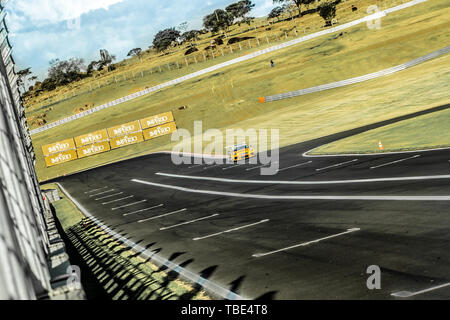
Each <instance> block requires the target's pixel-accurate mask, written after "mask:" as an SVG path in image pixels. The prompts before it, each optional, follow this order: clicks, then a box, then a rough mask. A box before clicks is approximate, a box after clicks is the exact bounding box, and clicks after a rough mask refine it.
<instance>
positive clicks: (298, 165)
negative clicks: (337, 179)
mask: <svg viewBox="0 0 450 320" xmlns="http://www.w3.org/2000/svg"><path fill="white" fill-rule="evenodd" d="M310 163H312V161H308V162H303V163H300V164H296V165H295V166H290V167H286V168H282V169H279V170H278V172H280V171H284V170H287V169H292V168H297V167H300V166H304V165H305V164H310Z"/></svg>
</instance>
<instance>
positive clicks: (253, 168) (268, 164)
mask: <svg viewBox="0 0 450 320" xmlns="http://www.w3.org/2000/svg"><path fill="white" fill-rule="evenodd" d="M277 163H278V161H275V162H273V164H277ZM270 165H271V164H270V163H267V164H263V165H261V166H257V167H252V168H248V169H245V170H246V171H250V170H255V169H259V168H264V167H267V166H270Z"/></svg>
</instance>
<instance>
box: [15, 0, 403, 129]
mask: <svg viewBox="0 0 450 320" xmlns="http://www.w3.org/2000/svg"><path fill="white" fill-rule="evenodd" d="M373 4H377V5H378V6H379V7H380V8H381V9H384V8H387V7H392V6H395V5H398V4H400V1H399V0H398V1H396V0H375V1H374V0H348V1H346V2H341V3H340V4H338V6H337V17H338V18H339V23H340V24H343V23H345V22H348V21H352V20H355V19H357V18H360V17H362V16H364V15H366V14H367V13H366V12H365V10H366V8H367V6H369V5H373ZM352 5H356V6H357V7H358V8H359V10H358V11H356V12H353V11H352V10H351V7H352ZM314 7H315V4H312V5H311V6H310V9H312V8H314ZM287 17H289V15H288V14H285V15H284V18H287ZM323 24H324V22H323V20H322V18H321V17H320V16H319V15H318V14H317V13H311V14H306V15H305V16H303V17H302V18H301V19H293V20H288V19H287V20H281V21H279V22H276V23H274V24H272V25H270V30H267V25H268V22H267V20H266V19H264V18H258V19H256V20H255V21H254V23H252V25H250V26H248V25H246V24H242V25H241V26H237V25H234V26H232V27H231V28H230V30H229V32H228V37H229V38H231V37H233V36H246V37H257V38H259V39H260V42H259V44H260V46H257V43H256V41H255V40H253V41H252V42H251V43H250V46H251V48H250V47H249V43H248V42H247V41H244V42H241V43H240V44H234V45H233V46H232V47H233V48H234V49H233V53H231V51H232V50H231V49H230V46H227V45H225V44H224V45H221V46H218V47H217V49H216V50H215V51H214V55H215V59H213V58H212V52H211V51H210V50H208V51H205V50H204V49H205V47H206V46H209V45H210V41H211V40H212V39H214V38H216V37H217V36H214V37H212V36H211V34H210V33H207V34H205V35H201V36H200V40H199V41H198V42H197V43H198V49H199V50H200V51H198V52H197V53H195V54H191V55H189V56H184V52H185V51H186V49H187V48H186V45H183V46H179V47H175V48H172V49H171V53H170V54H167V55H161V54H155V53H149V52H147V53H145V54H144V55H143V57H142V59H141V60H139V59H137V58H131V59H127V60H124V61H122V62H120V63H119V64H118V65H119V67H118V69H117V70H115V71H114V72H110V73H104V72H103V73H102V74H99V75H98V76H96V77H95V78H93V77H90V78H86V79H83V80H81V81H79V82H75V83H72V84H69V85H67V86H65V87H61V88H58V89H56V90H54V91H51V92H45V93H44V94H42V95H40V96H38V97H35V98H29V99H28V98H27V99H26V100H25V101H24V104H25V106H26V114H27V117H28V118H29V119H30V121H29V125H30V127H31V128H35V127H37V126H38V124H37V123H36V122H35V121H33V119H34V118H35V117H38V116H42V115H44V114H45V120H46V121H47V123H49V122H53V121H56V120H58V119H61V118H63V117H66V116H70V115H72V114H74V112H75V111H74V110H76V109H79V108H80V107H84V106H86V105H89V106H91V107H94V106H98V105H101V104H103V103H106V102H109V101H112V100H114V99H116V98H119V97H122V96H125V95H128V94H131V93H134V92H136V91H139V90H143V89H145V88H146V87H151V86H154V85H156V84H159V83H162V82H165V81H168V80H171V79H174V78H177V77H180V76H183V75H186V74H188V73H191V72H195V71H198V70H200V69H203V68H206V67H209V66H211V65H214V64H217V63H220V62H223V61H227V60H231V59H233V58H236V57H238V56H241V55H244V54H248V53H250V52H252V51H256V50H261V49H264V48H265V47H268V46H272V45H274V44H276V43H280V42H282V41H285V36H286V35H287V36H288V38H289V39H292V37H294V36H295V32H294V30H296V32H297V36H300V35H304V34H308V33H312V32H317V31H320V30H323ZM294 28H295V29H294ZM266 37H267V38H268V39H270V40H269V41H270V44H268V43H267V42H266ZM226 41H227V40H225V42H226ZM240 47H242V51H241V50H240ZM222 53H224V54H225V56H222ZM194 56H195V57H196V58H195V61H196V62H198V63H194ZM205 56H206V57H207V60H206V61H204V59H205ZM185 58H187V59H188V61H189V63H190V65H189V66H186V65H185V61H186V60H185ZM169 63H170V64H171V67H168V66H167V65H168V64H169ZM175 63H177V65H175ZM169 68H170V71H169ZM178 68H180V69H178ZM141 71H144V73H142V74H141ZM161 71H162V73H161ZM125 79H126V80H125ZM116 81H117V83H116ZM99 87H100V88H99ZM49 99H51V101H50V100H49ZM60 100H61V101H60Z"/></svg>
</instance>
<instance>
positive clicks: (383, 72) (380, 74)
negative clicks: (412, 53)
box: [259, 46, 450, 103]
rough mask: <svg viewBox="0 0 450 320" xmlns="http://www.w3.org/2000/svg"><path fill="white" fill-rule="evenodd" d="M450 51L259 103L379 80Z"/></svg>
mask: <svg viewBox="0 0 450 320" xmlns="http://www.w3.org/2000/svg"><path fill="white" fill-rule="evenodd" d="M449 51H450V46H447V47H445V48H443V49H440V50H437V51H434V52H431V53H429V54H426V55H424V56H422V57H420V58H417V59H414V60H411V61H408V62H406V63H402V64H400V65H397V66H395V67H391V68H387V69H384V70H381V71H377V72H374V73H369V74H366V75H363V76H360V77H355V78H350V79H346V80H341V81H336V82H332V83H328V84H323V85H320V86H316V87H311V88H307V89H300V90H295V91H290V92H285V93H280V94H276V95H273V96H267V97H260V98H259V101H260V102H261V103H264V102H272V101H277V100H283V99H287V98H292V97H298V96H302V95H305V94H310V93H314V92H320V91H324V90H330V89H335V88H339V87H344V86H348V85H351V84H356V83H360V82H363V81H367V80H372V79H375V78H379V77H384V76H387V75H390V74H393V73H396V72H399V71H402V70H405V69H407V68H411V67H413V66H416V65H418V64H419V63H422V62H425V61H428V60H431V59H434V58H437V57H439V56H442V55H444V54H446V53H448V52H449Z"/></svg>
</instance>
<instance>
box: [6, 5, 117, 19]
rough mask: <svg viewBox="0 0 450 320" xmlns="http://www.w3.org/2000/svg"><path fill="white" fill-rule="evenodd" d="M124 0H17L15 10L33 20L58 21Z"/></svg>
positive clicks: (73, 17)
mask: <svg viewBox="0 0 450 320" xmlns="http://www.w3.org/2000/svg"><path fill="white" fill-rule="evenodd" d="M123 1H124V0H16V1H15V3H14V7H15V8H14V11H15V12H17V13H19V14H21V15H23V16H25V17H26V18H27V19H29V20H30V21H31V22H34V23H36V24H41V23H57V22H60V21H64V20H71V19H76V18H78V17H80V16H81V15H82V14H84V13H88V12H90V11H93V10H97V9H108V8H109V7H110V6H112V5H114V4H116V3H119V2H123Z"/></svg>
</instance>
